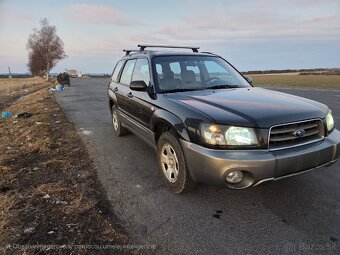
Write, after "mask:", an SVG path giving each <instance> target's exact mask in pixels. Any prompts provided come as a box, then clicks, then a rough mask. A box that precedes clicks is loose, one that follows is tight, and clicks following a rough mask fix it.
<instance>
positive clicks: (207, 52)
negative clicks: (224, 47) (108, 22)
mask: <svg viewBox="0 0 340 255" xmlns="http://www.w3.org/2000/svg"><path fill="white" fill-rule="evenodd" d="M201 53H205V54H210V55H216V54H215V53H211V52H209V51H202V52H201Z"/></svg>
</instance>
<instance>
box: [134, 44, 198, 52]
mask: <svg viewBox="0 0 340 255" xmlns="http://www.w3.org/2000/svg"><path fill="white" fill-rule="evenodd" d="M138 47H139V48H140V50H141V51H144V50H145V48H173V49H191V50H192V51H193V52H198V49H199V48H200V47H192V46H174V45H152V44H139V45H138Z"/></svg>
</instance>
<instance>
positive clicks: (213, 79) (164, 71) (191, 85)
mask: <svg viewBox="0 0 340 255" xmlns="http://www.w3.org/2000/svg"><path fill="white" fill-rule="evenodd" d="M154 65H155V69H156V76H157V77H156V80H157V83H158V89H159V90H160V92H178V91H187V90H188V91H189V90H203V89H220V88H244V87H250V85H249V83H248V82H247V81H246V80H245V79H244V78H243V77H242V76H241V75H240V74H239V73H238V72H237V71H236V70H235V69H234V68H233V67H231V66H230V65H229V64H228V63H227V62H226V61H224V60H223V59H221V58H219V57H210V56H170V57H169V56H158V57H155V58H154Z"/></svg>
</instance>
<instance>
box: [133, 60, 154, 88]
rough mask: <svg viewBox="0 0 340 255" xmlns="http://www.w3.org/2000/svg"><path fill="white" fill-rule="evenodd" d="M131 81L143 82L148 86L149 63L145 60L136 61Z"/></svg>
mask: <svg viewBox="0 0 340 255" xmlns="http://www.w3.org/2000/svg"><path fill="white" fill-rule="evenodd" d="M132 81H144V82H145V84H146V85H147V86H148V85H149V83H150V72H149V62H148V60H147V59H144V58H141V59H137V62H136V65H135V69H134V71H133V76H132Z"/></svg>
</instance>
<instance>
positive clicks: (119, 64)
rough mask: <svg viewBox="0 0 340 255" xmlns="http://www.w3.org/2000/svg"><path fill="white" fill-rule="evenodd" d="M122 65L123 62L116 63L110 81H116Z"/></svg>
mask: <svg viewBox="0 0 340 255" xmlns="http://www.w3.org/2000/svg"><path fill="white" fill-rule="evenodd" d="M122 65H123V61H122V60H121V61H118V63H117V64H116V67H115V69H114V70H113V73H112V78H111V80H112V81H114V82H116V81H117V78H118V74H119V71H120V69H122Z"/></svg>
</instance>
